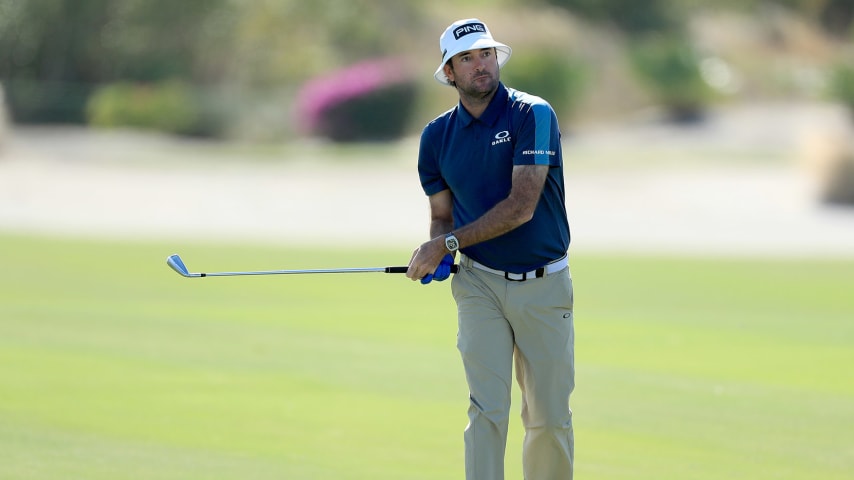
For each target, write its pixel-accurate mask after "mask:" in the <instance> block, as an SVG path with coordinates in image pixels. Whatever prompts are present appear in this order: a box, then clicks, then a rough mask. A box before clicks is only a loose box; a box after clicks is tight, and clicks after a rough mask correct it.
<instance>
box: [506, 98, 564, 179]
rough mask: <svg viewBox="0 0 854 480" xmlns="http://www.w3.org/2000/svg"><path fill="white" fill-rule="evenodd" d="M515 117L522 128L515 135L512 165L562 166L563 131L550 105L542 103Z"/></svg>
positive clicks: (518, 113)
mask: <svg viewBox="0 0 854 480" xmlns="http://www.w3.org/2000/svg"><path fill="white" fill-rule="evenodd" d="M515 113H516V114H517V115H518V116H517V118H519V119H520V120H521V125H520V126H519V130H518V132H517V134H516V148H515V151H514V154H513V164H514V165H550V166H552V167H558V166H560V162H561V160H560V155H559V152H560V128H559V126H558V122H557V116H556V115H555V112H554V110H553V109H552V107H551V105H549V104H548V103H546V102H545V101H544V100H540V101H539V102H536V103H533V104H530V106H529V108H527V109H525V110H524V111H521V112H515Z"/></svg>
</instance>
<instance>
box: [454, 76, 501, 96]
mask: <svg viewBox="0 0 854 480" xmlns="http://www.w3.org/2000/svg"><path fill="white" fill-rule="evenodd" d="M498 80H499V77H498V75H492V74H491V73H489V72H484V73H482V74H480V75H475V76H473V77H472V78H471V79H470V80H468V81H466V82H459V81H458V82H456V83H457V90H459V92H460V94H461V95H465V96H466V97H468V98H471V99H472V100H477V99H484V98H487V97H489V96H491V95H492V93H493V92H495V90H496V89H497V88H498Z"/></svg>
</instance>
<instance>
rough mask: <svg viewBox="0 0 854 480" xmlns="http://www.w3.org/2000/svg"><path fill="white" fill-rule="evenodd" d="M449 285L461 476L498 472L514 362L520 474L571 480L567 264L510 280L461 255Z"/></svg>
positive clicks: (475, 479) (470, 478)
mask: <svg viewBox="0 0 854 480" xmlns="http://www.w3.org/2000/svg"><path fill="white" fill-rule="evenodd" d="M466 264H468V265H466ZM452 291H453V294H454V299H455V300H456V302H457V310H458V316H459V333H458V339H457V347H458V348H459V350H460V353H461V355H462V360H463V366H464V368H465V373H466V379H467V381H468V385H469V391H470V405H469V412H468V416H469V424H468V426H467V427H466V430H465V434H464V439H465V452H466V455H465V459H466V460H465V461H466V479H467V480H501V479H503V478H504V452H505V447H506V443H507V429H508V419H509V413H510V389H511V386H512V368H513V364H514V363H515V367H516V380H517V382H518V384H519V387H520V388H521V391H522V423H523V425H524V427H525V441H524V444H523V451H522V462H523V468H524V478H525V479H526V480H558V479H560V480H571V479H572V466H573V465H572V462H573V453H574V452H573V449H574V445H573V431H572V411H571V410H570V408H569V396H570V393H571V392H572V390H573V388H574V386H575V365H574V358H573V345H574V341H575V335H574V330H573V317H572V302H573V293H572V279H571V278H570V274H569V269H568V268H567V269H564V270H562V271H560V272H556V273H553V274H551V275H547V276H545V277H542V278H534V279H529V280H526V281H524V282H514V281H508V280H506V279H504V277H502V276H499V275H496V274H494V273H489V272H484V271H482V270H478V269H475V268H472V267H471V266H470V262H464V265H463V266H462V268H460V272H459V273H458V274H457V275H455V276H454V277H453V280H452Z"/></svg>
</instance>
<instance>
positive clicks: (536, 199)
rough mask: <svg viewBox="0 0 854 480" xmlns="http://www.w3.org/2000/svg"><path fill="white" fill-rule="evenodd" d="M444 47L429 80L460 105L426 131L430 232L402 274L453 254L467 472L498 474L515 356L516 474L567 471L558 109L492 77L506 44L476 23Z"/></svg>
mask: <svg viewBox="0 0 854 480" xmlns="http://www.w3.org/2000/svg"><path fill="white" fill-rule="evenodd" d="M439 47H440V49H441V51H442V63H441V64H440V65H439V68H438V69H437V70H436V73H435V78H436V79H437V80H438V81H439V82H440V83H442V84H444V85H450V86H452V87H454V88H455V89H456V90H457V93H458V94H459V104H458V105H457V106H456V107H454V108H452V109H451V110H449V111H447V112H445V113H444V114H443V115H441V116H439V117H438V118H436V119H435V120H433V121H432V122H431V123H430V124H428V125H427V126H426V127H425V128H424V131H423V132H422V136H421V146H420V150H419V158H418V172H419V176H420V179H421V184H422V187H423V189H424V192H425V193H426V194H427V195H428V197H429V202H430V214H431V222H430V236H431V240H429V241H427V242H425V243H424V244H422V245H421V246H420V247H418V249H416V250H415V252H414V253H413V255H412V259H411V260H410V263H409V268H408V271H407V276H408V277H409V278H411V279H413V280H421V282H422V283H429V282H430V281H432V280H444V279H446V278H448V277H449V276H450V265H451V264H452V263H453V261H454V256H455V255H456V252H457V250H459V252H460V259H459V264H460V269H459V272H458V273H457V274H456V275H455V276H454V278H453V280H452V284H451V290H452V292H453V296H454V299H455V300H456V302H457V311H458V322H459V333H458V341H457V346H458V348H459V350H460V353H461V354H462V360H463V366H464V369H465V373H466V380H467V382H468V386H469V391H470V405H469V414H468V415H469V424H468V426H467V427H466V431H465V434H464V439H465V452H466V455H465V462H466V478H467V479H468V480H474V479H478V480H482V479H502V478H504V452H505V447H506V441H507V429H508V418H509V411H510V395H511V387H512V369H513V365H514V363H515V368H516V379H517V382H518V384H519V387H520V389H521V391H522V422H523V424H524V427H525V441H524V446H523V452H522V456H523V465H524V478H526V479H527V480H546V479H562V480H566V479H571V478H572V471H573V431H572V412H571V410H570V408H569V396H570V393H571V392H572V390H573V388H574V377H575V371H574V359H573V346H574V332H573V313H572V302H573V293H572V280H571V278H570V274H569V268H568V266H567V249H568V248H569V223H568V221H567V217H566V208H565V201H564V182H563V160H562V155H561V144H560V130H559V128H558V123H557V117H556V116H555V113H554V111H553V109H552V108H551V106H550V105H549V104H548V103H546V102H545V101H544V100H543V99H541V98H538V97H535V96H532V95H528V94H526V93H523V92H520V91H517V90H514V89H511V88H507V87H505V86H504V85H503V84H502V83H501V82H500V81H499V69H500V68H501V67H502V66H503V65H504V64H505V63H506V62H507V60H508V58H509V57H510V54H511V49H510V47H508V46H507V45H504V44H502V43H499V42H496V41H495V40H494V39H493V38H492V34H491V33H490V32H489V30H488V29H487V27H486V25H484V24H483V22H481V21H479V20H478V19H474V18H472V19H466V20H459V21H457V22H454V23H453V24H451V26H449V27H448V28H447V30H445V32H444V33H443V34H442V36H441V37H440V39H439Z"/></svg>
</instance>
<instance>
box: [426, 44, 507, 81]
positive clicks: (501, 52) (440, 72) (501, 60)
mask: <svg viewBox="0 0 854 480" xmlns="http://www.w3.org/2000/svg"><path fill="white" fill-rule="evenodd" d="M493 47H494V48H495V56H496V57H497V59H498V68H501V67H503V66H504V64H505V63H507V60H510V55H511V54H512V53H513V49H512V48H510V47H508V46H507V45H504V44H503V43H499V42H496V41H495V40H489V39H485V38H484V39H480V40H477V41H476V42H474V43H473V44H471V46H469V47H467V48H466V49H465V50H457V51H449V52H445V55H444V56H443V57H442V63H440V64H439V68H437V69H436V73H434V74H433V78H435V79H436V81H437V82H439V83H441V84H442V85H450V84H451V81H450V80H449V79H448V76H447V75H445V64H446V63H448V60H450V59H451V58H452V57H453V56H454V55H457V54H459V53H461V52H467V51H469V50H480V49H482V48H493Z"/></svg>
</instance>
